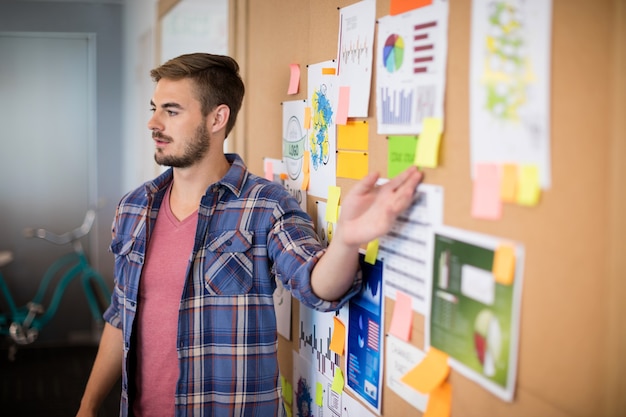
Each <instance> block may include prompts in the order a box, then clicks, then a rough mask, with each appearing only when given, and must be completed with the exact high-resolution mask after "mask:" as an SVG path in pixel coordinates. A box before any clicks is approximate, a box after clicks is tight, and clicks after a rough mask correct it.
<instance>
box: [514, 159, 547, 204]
mask: <svg viewBox="0 0 626 417" xmlns="http://www.w3.org/2000/svg"><path fill="white" fill-rule="evenodd" d="M540 194H541V188H540V187H539V168H537V166H536V165H524V166H522V169H521V171H520V177H519V182H518V187H517V203H518V204H521V205H522V206H536V205H537V203H538V202H539V195H540Z"/></svg>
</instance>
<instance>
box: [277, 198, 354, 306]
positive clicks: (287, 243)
mask: <svg viewBox="0 0 626 417" xmlns="http://www.w3.org/2000/svg"><path fill="white" fill-rule="evenodd" d="M276 210H277V211H276V213H275V218H276V221H275V223H274V226H273V228H272V230H271V231H270V233H269V236H268V253H269V255H270V258H271V259H272V260H273V269H274V273H275V274H276V277H277V278H278V279H280V280H281V282H282V283H283V285H284V286H285V288H287V289H288V290H289V291H290V292H291V294H292V295H293V296H294V297H295V298H296V299H297V300H299V301H300V302H302V303H303V304H304V305H306V306H307V307H310V308H313V309H315V310H319V311H336V310H339V309H340V308H341V307H342V306H343V305H344V304H346V302H348V300H349V299H350V298H352V296H354V295H355V294H357V293H358V292H359V291H360V290H361V284H362V276H361V272H360V271H359V272H358V273H357V274H356V275H355V277H354V280H353V282H352V286H351V287H350V289H349V290H348V291H347V292H346V294H344V295H343V297H341V298H340V299H339V300H334V301H329V300H324V299H321V298H319V297H318V296H317V295H315V293H314V292H313V289H312V288H311V273H312V272H313V268H315V265H317V262H318V261H319V260H320V258H321V257H322V256H323V255H324V253H325V252H326V249H325V247H324V245H323V244H322V243H321V242H320V240H319V237H318V236H317V234H316V233H315V229H314V228H313V222H312V221H311V218H310V217H309V215H308V214H307V213H305V212H304V211H302V210H301V209H300V206H299V205H298V203H297V202H296V201H295V200H294V199H293V198H291V196H289V197H286V198H284V199H282V200H281V202H280V204H278V206H277V208H276Z"/></svg>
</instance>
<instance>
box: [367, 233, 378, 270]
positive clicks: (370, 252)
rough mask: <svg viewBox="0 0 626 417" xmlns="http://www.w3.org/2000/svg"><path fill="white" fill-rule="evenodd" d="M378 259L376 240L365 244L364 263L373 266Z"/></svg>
mask: <svg viewBox="0 0 626 417" xmlns="http://www.w3.org/2000/svg"><path fill="white" fill-rule="evenodd" d="M377 257H378V239H374V240H372V241H371V242H369V243H368V244H367V249H366V250H365V262H367V263H368V264H372V265H374V264H375V263H376V258H377Z"/></svg>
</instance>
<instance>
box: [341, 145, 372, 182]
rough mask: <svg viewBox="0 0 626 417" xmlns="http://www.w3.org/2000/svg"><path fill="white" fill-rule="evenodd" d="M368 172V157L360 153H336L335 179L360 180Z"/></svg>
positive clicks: (364, 153)
mask: <svg viewBox="0 0 626 417" xmlns="http://www.w3.org/2000/svg"><path fill="white" fill-rule="evenodd" d="M368 170H369V156H368V154H367V153H366V152H362V151H361V152H360V151H342V150H339V151H337V177H339V178H351V179H354V180H360V179H361V178H363V177H365V176H366V175H367V172H368Z"/></svg>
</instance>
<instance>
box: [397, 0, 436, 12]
mask: <svg viewBox="0 0 626 417" xmlns="http://www.w3.org/2000/svg"><path fill="white" fill-rule="evenodd" d="M432 3H433V0H391V4H390V5H389V14H390V15H392V16H394V15H397V14H400V13H404V12H408V11H409V10H413V9H417V8H418V7H422V6H428V5H429V4H432Z"/></svg>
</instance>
